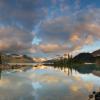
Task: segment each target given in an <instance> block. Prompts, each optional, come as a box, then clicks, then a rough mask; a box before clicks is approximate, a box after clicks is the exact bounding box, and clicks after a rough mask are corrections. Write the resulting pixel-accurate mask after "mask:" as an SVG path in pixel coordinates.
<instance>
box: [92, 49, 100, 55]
mask: <svg viewBox="0 0 100 100" xmlns="http://www.w3.org/2000/svg"><path fill="white" fill-rule="evenodd" d="M92 55H93V56H94V57H97V56H100V49H99V50H96V51H94V52H93V53H92Z"/></svg>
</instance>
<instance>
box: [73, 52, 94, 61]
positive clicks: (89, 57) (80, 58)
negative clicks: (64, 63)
mask: <svg viewBox="0 0 100 100" xmlns="http://www.w3.org/2000/svg"><path fill="white" fill-rule="evenodd" d="M73 60H74V61H76V62H82V63H86V62H87V63H94V62H95V57H93V55H92V54H91V53H80V54H78V55H77V56H75V57H74V58H73Z"/></svg>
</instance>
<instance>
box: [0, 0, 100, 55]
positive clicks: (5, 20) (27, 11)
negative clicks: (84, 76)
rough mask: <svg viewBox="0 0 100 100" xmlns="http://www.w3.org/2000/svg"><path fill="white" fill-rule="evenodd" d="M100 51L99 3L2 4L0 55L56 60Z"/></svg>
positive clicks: (27, 0) (33, 0) (2, 0)
mask: <svg viewBox="0 0 100 100" xmlns="http://www.w3.org/2000/svg"><path fill="white" fill-rule="evenodd" d="M97 49H100V0H0V51H1V52H6V53H20V54H28V55H31V56H33V57H34V56H35V57H53V56H56V55H62V54H64V53H71V54H73V55H76V54H78V53H80V52H92V51H94V50H97Z"/></svg>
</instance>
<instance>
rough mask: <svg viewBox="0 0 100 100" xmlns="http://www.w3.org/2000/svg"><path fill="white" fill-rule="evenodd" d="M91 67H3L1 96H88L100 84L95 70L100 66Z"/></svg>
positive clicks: (23, 99)
mask: <svg viewBox="0 0 100 100" xmlns="http://www.w3.org/2000/svg"><path fill="white" fill-rule="evenodd" d="M90 67H91V66H90ZM90 67H87V69H88V71H86V72H85V71H83V72H82V71H81V69H80V68H78V69H75V68H74V67H72V66H70V68H69V67H68V68H67V67H58V66H54V67H53V66H44V65H40V66H37V67H34V66H33V67H27V68H20V69H15V70H16V72H15V73H13V72H12V71H11V70H10V71H7V72H6V71H1V72H2V76H3V77H2V79H1V80H0V100H80V97H81V100H88V95H89V94H90V93H91V91H93V90H98V89H99V87H100V84H99V83H98V81H100V77H97V76H95V75H93V74H92V72H93V70H96V71H97V70H98V71H99V68H97V67H95V68H94V67H93V68H92V69H93V70H91V71H90ZM82 69H84V70H86V67H85V68H83V67H82ZM15 70H14V71H15ZM8 72H9V73H8ZM9 91H10V92H9Z"/></svg>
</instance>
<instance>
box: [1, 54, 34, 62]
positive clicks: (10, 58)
mask: <svg viewBox="0 0 100 100" xmlns="http://www.w3.org/2000/svg"><path fill="white" fill-rule="evenodd" d="M2 62H3V63H33V62H34V61H33V59H32V58H31V57H29V56H27V55H18V54H9V55H8V54H2Z"/></svg>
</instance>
